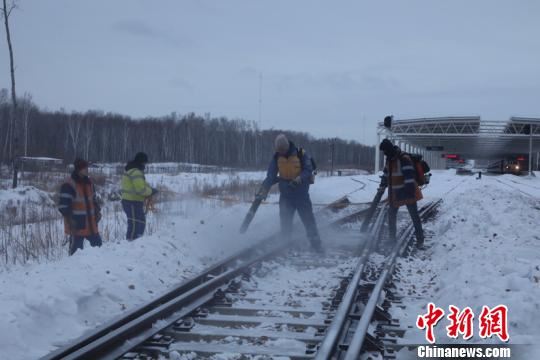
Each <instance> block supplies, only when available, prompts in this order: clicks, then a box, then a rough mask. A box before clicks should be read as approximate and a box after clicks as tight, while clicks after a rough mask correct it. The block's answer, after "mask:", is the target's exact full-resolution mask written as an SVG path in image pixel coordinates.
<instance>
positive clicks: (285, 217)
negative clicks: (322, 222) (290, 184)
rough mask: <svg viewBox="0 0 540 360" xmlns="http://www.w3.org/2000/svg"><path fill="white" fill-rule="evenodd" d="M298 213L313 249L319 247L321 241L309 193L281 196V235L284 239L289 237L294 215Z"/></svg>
mask: <svg viewBox="0 0 540 360" xmlns="http://www.w3.org/2000/svg"><path fill="white" fill-rule="evenodd" d="M296 211H298V215H299V216H300V220H302V223H303V224H304V227H305V228H306V233H307V237H308V238H309V241H310V242H311V245H312V246H314V247H319V246H320V243H321V239H320V237H319V230H318V229H317V223H316V222H315V216H314V215H313V206H312V204H311V199H310V197H309V193H308V192H305V193H299V194H294V195H293V196H284V195H281V196H280V198H279V217H280V220H281V233H282V234H283V236H285V237H289V236H290V235H291V232H292V225H293V218H294V213H295V212H296Z"/></svg>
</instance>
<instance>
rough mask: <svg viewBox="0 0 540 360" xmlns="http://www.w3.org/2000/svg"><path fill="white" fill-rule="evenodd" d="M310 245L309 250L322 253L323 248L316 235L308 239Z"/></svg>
mask: <svg viewBox="0 0 540 360" xmlns="http://www.w3.org/2000/svg"><path fill="white" fill-rule="evenodd" d="M309 242H310V243H311V248H312V249H313V251H315V252H317V253H323V252H324V251H323V248H322V246H321V238H320V237H319V236H318V235H317V236H314V237H312V238H310V239H309Z"/></svg>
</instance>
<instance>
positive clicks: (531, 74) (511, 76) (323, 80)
mask: <svg viewBox="0 0 540 360" xmlns="http://www.w3.org/2000/svg"><path fill="white" fill-rule="evenodd" d="M19 5H20V10H18V11H16V12H14V13H13V15H12V27H13V29H12V33H13V34H12V36H13V42H14V48H15V59H16V64H17V69H16V76H17V80H18V93H19V94H20V95H22V93H23V92H24V91H29V92H30V93H31V94H32V95H33V97H34V100H35V102H36V103H37V104H38V105H40V106H42V107H46V108H49V109H54V110H56V109H59V108H61V107H63V108H65V109H66V110H82V111H84V110H87V109H101V110H104V111H113V112H118V113H122V114H129V115H132V116H135V117H141V116H146V115H164V114H168V113H170V112H172V111H176V112H178V113H181V114H184V113H187V112H191V111H193V112H196V113H200V114H203V113H205V112H210V113H211V114H212V116H221V115H224V116H227V117H231V118H234V117H239V118H244V119H249V120H257V119H258V99H259V74H260V73H262V74H263V81H262V100H263V105H262V124H261V126H262V127H263V128H269V127H275V128H286V129H294V130H301V131H308V132H310V133H312V134H313V135H315V136H324V137H330V136H340V137H343V138H347V139H355V140H358V141H361V142H368V143H374V135H375V123H376V121H379V120H381V119H382V118H383V117H384V115H386V114H394V115H395V116H396V117H400V118H404V117H424V116H440V115H481V116H482V117H483V118H486V119H492V120H503V119H507V118H508V117H509V116H511V115H522V116H540V109H539V106H540V101H539V100H540V37H539V35H540V21H539V20H538V16H539V14H540V2H539V1H537V0H531V1H525V0H523V1H494V0H489V1H480V0H475V1H470V0H467V1H460V0H452V1H449V0H448V1H433V0H429V1H416V0H408V1H370V2H368V1H359V0H357V1H339V2H336V1H314V0H302V1H300V0H294V1H293V0H285V1H277V0H272V1H270V0H265V1H262V0H258V1H255V0H242V1H240V0H227V1H224V0H214V1H204V0H193V1H173V0H168V1H163V0H162V1H150V0H147V1H141V0H115V1H110V0H93V1H78V0H77V1H76V0H47V1H43V0H19ZM1 31H2V33H1V35H2V39H1V43H0V44H1V48H0V70H1V72H0V87H7V86H8V84H9V67H8V56H7V48H6V45H5V34H4V31H3V26H2V30H1Z"/></svg>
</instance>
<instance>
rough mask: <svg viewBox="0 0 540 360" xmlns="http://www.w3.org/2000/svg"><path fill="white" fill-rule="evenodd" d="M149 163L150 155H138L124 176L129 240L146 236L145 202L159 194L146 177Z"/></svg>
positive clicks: (123, 196) (123, 203) (123, 187)
mask: <svg viewBox="0 0 540 360" xmlns="http://www.w3.org/2000/svg"><path fill="white" fill-rule="evenodd" d="M147 163H148V155H146V154H145V153H143V152H139V153H137V155H135V159H134V160H133V161H130V162H128V163H127V165H126V167H125V170H126V171H125V172H124V175H123V176H122V208H123V209H124V212H125V213H126V216H127V224H128V226H127V234H126V238H127V239H128V240H135V239H137V238H139V237H141V236H142V235H143V234H144V229H145V227H146V215H145V213H144V200H145V199H146V198H148V197H150V196H153V195H155V194H156V193H157V190H156V189H154V188H152V187H151V186H150V185H149V184H148V183H147V182H146V179H145V177H144V169H145V167H146V164H147Z"/></svg>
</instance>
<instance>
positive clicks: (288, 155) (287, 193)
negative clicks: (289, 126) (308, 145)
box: [256, 134, 321, 251]
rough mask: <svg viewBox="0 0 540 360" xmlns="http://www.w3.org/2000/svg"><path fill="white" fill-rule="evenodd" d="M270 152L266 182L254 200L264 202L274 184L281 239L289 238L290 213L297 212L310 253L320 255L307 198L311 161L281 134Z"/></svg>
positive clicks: (291, 218)
mask: <svg viewBox="0 0 540 360" xmlns="http://www.w3.org/2000/svg"><path fill="white" fill-rule="evenodd" d="M274 148H275V154H274V156H273V157H272V160H271V161H270V165H269V166H268V171H267V174H266V179H265V180H264V182H263V184H262V186H261V188H260V189H259V191H258V193H257V195H256V196H257V197H260V198H262V199H266V196H267V195H268V192H269V191H270V188H271V187H272V186H273V185H274V184H279V191H280V194H281V195H280V198H279V215H280V221H281V232H282V233H283V235H284V236H287V237H290V235H291V232H292V224H293V218H294V213H295V212H296V211H298V215H299V216H300V219H301V220H302V222H303V223H304V227H305V228H306V232H307V236H308V238H309V240H310V242H311V246H312V247H313V249H314V250H316V251H321V238H320V236H319V230H318V229H317V223H316V222H315V216H314V215H313V205H312V204H311V199H310V197H309V185H310V184H311V183H313V171H314V169H313V165H312V161H311V158H310V156H309V155H308V154H307V153H306V152H305V151H304V150H303V149H298V148H297V147H296V146H295V145H294V144H293V143H292V142H291V141H289V140H288V139H287V137H286V136H285V135H284V134H280V135H278V136H277V137H276V139H275V142H274Z"/></svg>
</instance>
